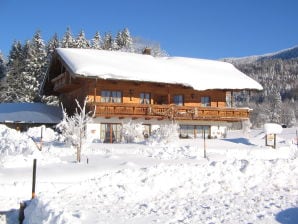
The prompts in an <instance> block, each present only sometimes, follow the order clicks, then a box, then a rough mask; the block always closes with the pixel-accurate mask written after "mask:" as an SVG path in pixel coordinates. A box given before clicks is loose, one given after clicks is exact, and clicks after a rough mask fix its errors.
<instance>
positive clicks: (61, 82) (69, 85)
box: [51, 72, 80, 93]
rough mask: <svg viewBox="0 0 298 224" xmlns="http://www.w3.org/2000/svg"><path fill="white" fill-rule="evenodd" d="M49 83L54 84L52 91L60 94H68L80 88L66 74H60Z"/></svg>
mask: <svg viewBox="0 0 298 224" xmlns="http://www.w3.org/2000/svg"><path fill="white" fill-rule="evenodd" d="M51 82H52V83H53V84H54V88H53V89H54V91H56V92H60V93H62V92H68V91H70V90H74V89H76V88H79V87H80V85H78V84H76V83H73V82H72V81H71V78H70V76H69V75H68V74H67V73H66V72H64V73H61V74H60V75H58V76H57V77H55V78H54V79H52V80H51Z"/></svg>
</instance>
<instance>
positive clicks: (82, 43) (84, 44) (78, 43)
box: [73, 30, 90, 49]
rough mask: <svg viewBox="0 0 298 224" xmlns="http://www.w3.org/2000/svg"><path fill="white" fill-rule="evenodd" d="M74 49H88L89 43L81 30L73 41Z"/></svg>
mask: <svg viewBox="0 0 298 224" xmlns="http://www.w3.org/2000/svg"><path fill="white" fill-rule="evenodd" d="M73 47H75V48H83V49H88V48H90V43H89V41H88V40H87V39H86V37H85V32H84V31H83V30H81V32H80V33H79V35H78V37H77V38H76V39H75V41H74V46H73Z"/></svg>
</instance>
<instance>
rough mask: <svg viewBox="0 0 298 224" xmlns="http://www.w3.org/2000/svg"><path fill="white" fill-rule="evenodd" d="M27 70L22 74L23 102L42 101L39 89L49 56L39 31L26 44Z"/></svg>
mask: <svg viewBox="0 0 298 224" xmlns="http://www.w3.org/2000/svg"><path fill="white" fill-rule="evenodd" d="M26 47H27V50H26V54H25V55H26V59H25V69H24V71H23V72H22V76H21V78H22V85H23V88H26V91H24V90H23V92H24V94H23V99H22V100H21V101H25V102H32V101H40V96H39V87H40V84H41V82H42V81H43V78H44V77H45V74H46V68H47V54H46V49H45V44H44V41H43V39H42V38H41V34H40V31H37V32H36V33H35V34H34V36H33V38H32V41H31V42H28V43H27V44H26Z"/></svg>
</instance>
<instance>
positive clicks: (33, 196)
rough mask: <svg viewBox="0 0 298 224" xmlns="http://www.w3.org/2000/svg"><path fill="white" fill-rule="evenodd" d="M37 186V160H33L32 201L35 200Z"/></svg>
mask: <svg viewBox="0 0 298 224" xmlns="http://www.w3.org/2000/svg"><path fill="white" fill-rule="evenodd" d="M35 184H36V159H34V160H33V175H32V199H33V198H35Z"/></svg>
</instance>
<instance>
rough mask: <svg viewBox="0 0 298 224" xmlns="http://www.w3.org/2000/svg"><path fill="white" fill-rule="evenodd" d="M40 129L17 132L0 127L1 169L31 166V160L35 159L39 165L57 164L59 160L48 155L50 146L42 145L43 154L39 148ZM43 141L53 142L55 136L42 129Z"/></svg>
mask: <svg viewBox="0 0 298 224" xmlns="http://www.w3.org/2000/svg"><path fill="white" fill-rule="evenodd" d="M40 129H41V127H35V128H30V129H29V130H28V132H19V131H16V130H15V129H11V128H8V127H6V126H5V125H0V166H2V167H7V168H8V167H27V166H32V159H33V158H36V159H38V160H39V162H41V163H44V164H46V163H53V162H59V161H60V158H58V157H56V156H55V155H51V153H49V149H50V148H53V147H52V145H46V144H45V143H43V149H42V150H43V152H41V151H39V149H38V147H40ZM43 136H44V138H43V139H44V140H45V141H53V140H54V139H57V134H56V133H55V132H54V131H53V130H51V129H49V128H44V135H43Z"/></svg>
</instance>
